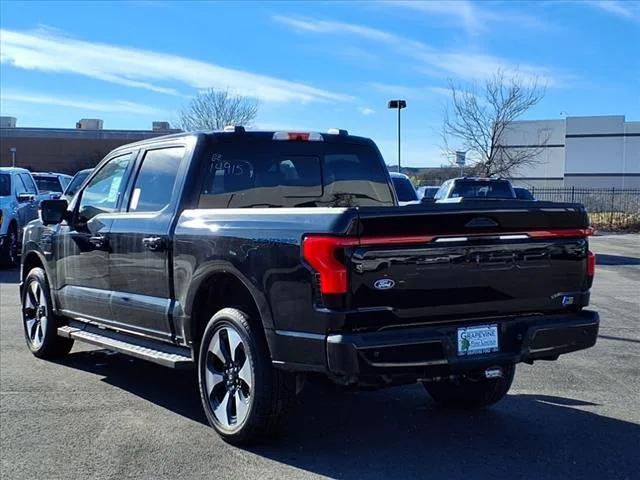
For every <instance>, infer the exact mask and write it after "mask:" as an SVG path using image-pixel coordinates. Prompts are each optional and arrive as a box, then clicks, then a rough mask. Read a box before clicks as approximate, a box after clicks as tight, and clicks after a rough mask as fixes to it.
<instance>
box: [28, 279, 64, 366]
mask: <svg viewBox="0 0 640 480" xmlns="http://www.w3.org/2000/svg"><path fill="white" fill-rule="evenodd" d="M22 324H23V326H24V336H25V340H26V341H27V346H28V347H29V350H31V353H33V354H34V355H35V356H36V357H38V358H44V359H53V358H59V357H62V356H64V355H66V354H68V353H69V352H70V351H71V347H73V340H71V339H69V338H63V337H59V336H58V332H57V330H58V327H59V326H60V319H59V318H58V317H57V316H56V315H55V314H54V313H53V302H52V301H51V291H50V290H49V283H48V282H47V277H46V275H45V273H44V270H43V269H42V268H34V269H32V270H31V271H30V272H29V274H28V275H27V278H26V279H25V281H24V287H23V289H22Z"/></svg>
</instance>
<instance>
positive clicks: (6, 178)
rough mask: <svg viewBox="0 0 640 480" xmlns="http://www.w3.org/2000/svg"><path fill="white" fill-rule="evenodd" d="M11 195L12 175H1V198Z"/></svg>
mask: <svg viewBox="0 0 640 480" xmlns="http://www.w3.org/2000/svg"><path fill="white" fill-rule="evenodd" d="M9 195H11V175H9V174H8V173H0V197H7V196H9Z"/></svg>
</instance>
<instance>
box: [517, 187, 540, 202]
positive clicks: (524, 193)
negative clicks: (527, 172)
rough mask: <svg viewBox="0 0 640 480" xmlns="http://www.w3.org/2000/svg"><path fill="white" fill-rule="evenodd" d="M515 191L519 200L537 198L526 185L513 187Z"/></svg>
mask: <svg viewBox="0 0 640 480" xmlns="http://www.w3.org/2000/svg"><path fill="white" fill-rule="evenodd" d="M513 191H514V192H515V194H516V198H517V199H518V200H535V198H534V196H533V194H532V193H531V192H530V191H529V190H528V189H527V188H524V187H513Z"/></svg>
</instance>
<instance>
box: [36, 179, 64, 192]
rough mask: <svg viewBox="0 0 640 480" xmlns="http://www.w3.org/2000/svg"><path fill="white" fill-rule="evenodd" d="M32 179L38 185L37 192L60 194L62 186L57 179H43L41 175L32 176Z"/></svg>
mask: <svg viewBox="0 0 640 480" xmlns="http://www.w3.org/2000/svg"><path fill="white" fill-rule="evenodd" d="M33 179H34V180H35V181H36V185H38V190H39V191H41V192H60V193H62V186H61V185H60V181H59V180H58V177H48V176H47V177H44V176H41V175H34V176H33Z"/></svg>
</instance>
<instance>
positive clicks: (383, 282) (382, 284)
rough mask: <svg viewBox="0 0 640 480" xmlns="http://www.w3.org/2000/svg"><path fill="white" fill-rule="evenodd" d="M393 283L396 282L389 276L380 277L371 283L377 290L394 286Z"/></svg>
mask: <svg viewBox="0 0 640 480" xmlns="http://www.w3.org/2000/svg"><path fill="white" fill-rule="evenodd" d="M395 285H396V282H394V281H393V280H391V279H390V278H381V279H380V280H376V281H375V282H374V284H373V286H374V288H376V289H377V290H389V289H390V288H393V287H395Z"/></svg>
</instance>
